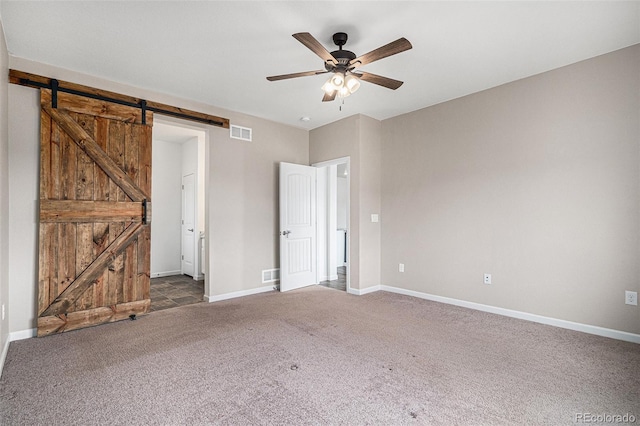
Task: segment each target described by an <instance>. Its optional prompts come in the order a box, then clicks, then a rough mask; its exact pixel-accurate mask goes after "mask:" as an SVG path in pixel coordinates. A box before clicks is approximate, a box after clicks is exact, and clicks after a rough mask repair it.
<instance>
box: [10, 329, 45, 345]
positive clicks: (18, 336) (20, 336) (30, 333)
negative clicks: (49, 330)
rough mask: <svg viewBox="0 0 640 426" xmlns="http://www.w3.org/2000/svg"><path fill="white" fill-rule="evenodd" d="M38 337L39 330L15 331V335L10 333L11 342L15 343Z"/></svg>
mask: <svg viewBox="0 0 640 426" xmlns="http://www.w3.org/2000/svg"><path fill="white" fill-rule="evenodd" d="M37 335H38V329H37V328H30V329H27V330H20V331H14V332H13V333H9V341H10V342H15V341H16V340H24V339H31V338H32V337H36V336H37Z"/></svg>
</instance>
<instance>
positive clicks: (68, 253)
mask: <svg viewBox="0 0 640 426" xmlns="http://www.w3.org/2000/svg"><path fill="white" fill-rule="evenodd" d="M57 250H58V290H57V295H59V294H62V292H63V291H65V290H66V289H67V287H69V284H71V283H72V282H73V280H75V278H76V224H74V223H60V224H59V225H58V247H57ZM51 300H55V299H51Z"/></svg>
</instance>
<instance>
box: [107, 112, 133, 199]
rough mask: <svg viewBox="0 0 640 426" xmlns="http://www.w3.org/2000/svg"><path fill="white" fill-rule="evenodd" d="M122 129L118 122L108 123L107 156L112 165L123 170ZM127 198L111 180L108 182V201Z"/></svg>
mask: <svg viewBox="0 0 640 426" xmlns="http://www.w3.org/2000/svg"><path fill="white" fill-rule="evenodd" d="M124 129H125V125H124V123H122V122H119V121H110V122H109V142H108V148H107V155H109V158H111V159H112V160H113V162H114V163H116V165H117V166H118V167H120V168H121V169H122V170H124ZM127 198H128V197H127V196H126V194H125V193H124V191H123V190H122V188H120V187H119V186H118V185H116V183H115V182H114V181H113V180H109V200H110V201H127Z"/></svg>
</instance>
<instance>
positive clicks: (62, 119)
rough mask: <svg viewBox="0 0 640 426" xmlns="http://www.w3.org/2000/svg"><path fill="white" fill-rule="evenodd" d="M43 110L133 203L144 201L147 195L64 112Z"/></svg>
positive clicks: (48, 108) (45, 108)
mask: <svg viewBox="0 0 640 426" xmlns="http://www.w3.org/2000/svg"><path fill="white" fill-rule="evenodd" d="M43 109H44V110H45V111H46V112H47V114H49V115H50V116H51V118H53V120H55V122H56V123H57V124H58V125H59V126H60V128H62V129H63V130H64V131H65V132H67V134H68V135H69V136H70V137H71V139H73V141H74V142H75V143H76V144H77V145H78V146H79V147H80V148H81V149H82V150H83V151H84V152H85V153H86V154H87V155H88V156H89V157H90V158H91V159H92V160H93V161H95V162H96V164H97V165H98V166H99V167H101V168H102V170H104V172H105V173H106V174H107V175H108V176H109V177H110V178H111V179H112V180H113V181H114V182H115V183H116V184H117V185H118V186H120V188H122V189H123V190H124V191H125V192H126V193H127V195H129V197H131V199H132V200H133V201H142V200H144V199H145V198H146V197H145V194H144V193H143V192H142V191H140V189H139V188H138V187H137V185H136V184H135V183H134V181H132V179H131V178H130V177H129V176H128V175H127V173H125V172H124V171H123V170H122V169H121V168H120V167H118V165H117V164H116V163H115V162H114V161H113V160H112V159H111V158H110V157H109V156H108V155H107V154H106V153H105V152H104V151H103V150H102V149H100V147H99V146H98V144H97V143H96V141H95V140H94V139H93V138H92V137H91V136H90V135H89V134H88V133H87V132H86V131H85V130H84V129H83V128H82V127H81V126H80V125H79V124H78V123H76V122H75V120H74V119H73V118H71V117H70V116H69V114H67V113H66V112H64V111H61V110H55V109H52V108H50V107H46V106H44V105H43Z"/></svg>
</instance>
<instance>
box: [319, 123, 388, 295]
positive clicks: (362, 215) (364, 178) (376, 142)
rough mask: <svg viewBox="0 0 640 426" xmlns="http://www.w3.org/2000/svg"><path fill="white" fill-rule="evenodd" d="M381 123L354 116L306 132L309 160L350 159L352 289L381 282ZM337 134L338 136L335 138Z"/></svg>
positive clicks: (350, 270)
mask: <svg viewBox="0 0 640 426" xmlns="http://www.w3.org/2000/svg"><path fill="white" fill-rule="evenodd" d="M380 126H381V125H380V122H379V121H377V120H374V119H372V118H370V117H367V116H364V115H360V114H358V115H353V116H351V117H347V118H344V119H342V120H340V121H336V122H334V123H331V124H327V125H326V126H322V127H319V128H317V129H314V130H312V131H311V132H310V134H309V159H310V162H311V163H312V164H313V163H319V162H321V161H328V160H333V159H336V158H341V157H350V158H351V170H350V172H349V173H350V176H351V193H350V210H349V212H350V213H349V216H350V218H349V219H350V224H349V226H350V228H349V233H350V243H351V244H350V247H349V255H350V261H351V264H350V265H348V268H349V274H350V279H351V282H350V285H351V288H353V289H357V290H363V289H366V288H369V287H374V286H377V285H379V284H380V222H378V223H371V214H379V213H380V144H381V138H380V137H381V136H380V134H381V131H380ZM335 135H340V137H338V138H337V137H335Z"/></svg>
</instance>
